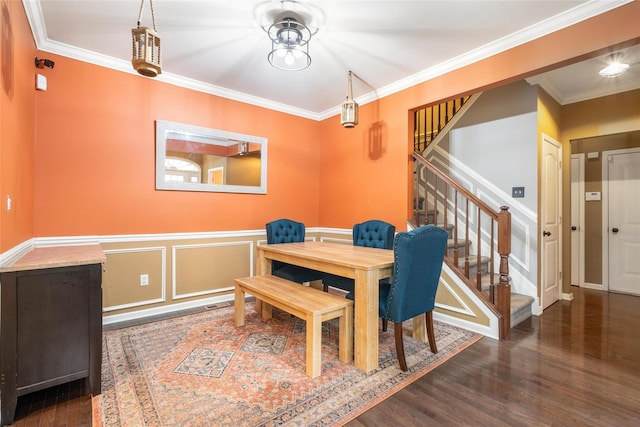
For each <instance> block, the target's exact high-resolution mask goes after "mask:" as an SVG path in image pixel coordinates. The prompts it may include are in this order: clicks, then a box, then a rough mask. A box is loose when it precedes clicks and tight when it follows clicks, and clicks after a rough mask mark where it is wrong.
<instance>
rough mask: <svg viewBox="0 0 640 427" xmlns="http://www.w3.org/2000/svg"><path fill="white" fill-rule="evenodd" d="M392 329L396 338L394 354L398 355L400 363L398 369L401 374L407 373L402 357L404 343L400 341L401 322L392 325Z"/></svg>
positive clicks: (405, 363)
mask: <svg viewBox="0 0 640 427" xmlns="http://www.w3.org/2000/svg"><path fill="white" fill-rule="evenodd" d="M393 329H394V331H395V336H396V353H397V355H398V362H400V369H401V370H402V371H403V372H406V371H407V360H406V359H405V357H404V342H403V341H402V322H397V323H394V324H393Z"/></svg>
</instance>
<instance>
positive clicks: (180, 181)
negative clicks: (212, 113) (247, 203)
mask: <svg viewBox="0 0 640 427" xmlns="http://www.w3.org/2000/svg"><path fill="white" fill-rule="evenodd" d="M156 189H157V190H183V191H215V192H225V193H253V194H266V193H267V139H266V138H261V137H257V136H251V135H243V134H239V133H233V132H226V131H222V130H218V129H210V128H205V127H200V126H192V125H187V124H183V123H175V122H169V121H165V120H156Z"/></svg>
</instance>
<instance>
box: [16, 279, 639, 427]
mask: <svg viewBox="0 0 640 427" xmlns="http://www.w3.org/2000/svg"><path fill="white" fill-rule="evenodd" d="M573 293H574V296H575V299H574V300H573V301H572V302H567V301H559V302H557V303H556V304H554V305H552V306H551V307H549V308H548V309H547V310H545V312H544V314H543V315H542V316H539V317H533V318H531V319H529V320H526V321H525V322H524V323H521V324H520V325H518V326H516V327H515V328H513V330H512V332H511V340H510V341H496V340H492V339H489V338H484V339H482V340H481V341H479V342H478V343H476V344H474V345H472V346H471V347H469V348H468V349H467V350H465V351H463V352H462V353H461V354H459V355H457V356H455V357H453V358H452V359H450V360H449V361H447V362H446V363H444V364H442V365H441V366H439V367H438V368H436V369H435V370H433V371H432V372H431V373H429V374H427V375H425V376H424V377H422V378H420V379H419V380H417V381H416V382H414V383H413V384H411V385H409V386H408V387H406V388H404V389H402V390H400V391H399V392H397V393H396V394H394V395H393V396H391V397H390V398H388V399H386V400H385V401H383V402H381V403H380V404H378V405H377V406H375V407H374V408H372V409H370V410H369V411H367V412H365V413H364V414H362V415H360V416H359V417H358V418H356V419H355V420H353V421H351V422H350V423H348V424H347V425H348V426H350V427H360V426H425V425H429V426H436V425H450V426H463V425H473V426H483V425H486V426H530V425H535V426H546V425H549V426H551V425H553V426H640V297H634V296H628V295H620V294H614V293H606V292H600V291H593V290H584V289H581V288H573ZM83 392H84V383H83V381H76V382H74V383H70V384H68V385H64V386H59V387H55V388H53V389H49V390H43V391H41V392H37V393H33V394H31V395H27V396H23V397H21V398H19V401H18V410H17V411H16V421H15V423H14V425H16V426H65V425H66V426H74V427H75V426H88V425H90V424H91V401H90V399H89V397H88V396H83V395H82V393H83ZM239 427H240V426H239Z"/></svg>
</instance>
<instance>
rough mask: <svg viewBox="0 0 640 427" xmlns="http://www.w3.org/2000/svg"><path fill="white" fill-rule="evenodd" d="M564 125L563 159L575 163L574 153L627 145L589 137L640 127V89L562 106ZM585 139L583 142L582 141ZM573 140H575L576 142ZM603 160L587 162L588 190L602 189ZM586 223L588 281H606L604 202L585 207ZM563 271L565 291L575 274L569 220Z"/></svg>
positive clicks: (567, 190)
mask: <svg viewBox="0 0 640 427" xmlns="http://www.w3.org/2000/svg"><path fill="white" fill-rule="evenodd" d="M561 120H562V127H561V132H560V140H561V142H562V144H563V147H564V148H565V149H564V151H563V157H564V158H563V162H564V164H565V165H569V164H571V154H572V153H580V152H587V151H598V152H601V151H603V150H612V149H617V148H624V147H623V146H620V145H619V144H616V143H615V142H611V141H608V142H606V143H605V144H606V145H605V146H603V145H602V144H603V143H597V145H593V143H589V145H587V142H586V141H584V140H585V139H588V138H592V137H596V136H601V135H615V134H620V133H625V132H631V131H638V130H640V89H638V90H634V91H629V92H624V93H620V94H617V95H611V96H606V97H602V98H596V99H593V100H589V101H583V102H577V103H575V104H569V105H565V106H563V107H562V119H561ZM580 140H583V141H580ZM571 141H575V142H574V143H573V144H572V143H571ZM623 144H624V143H623ZM601 174H602V161H601V157H599V158H598V159H588V160H587V161H586V162H585V191H602V181H601V180H602V175H601ZM563 194H564V197H563V217H564V218H571V210H570V196H571V175H570V169H569V168H565V170H564V175H563ZM585 209H586V211H585V221H586V222H587V224H585V226H586V227H587V229H588V230H589V235H588V236H586V237H587V239H588V242H589V244H587V245H586V246H585V281H586V282H588V283H593V284H601V283H602V202H589V203H587V204H586V206H585ZM563 239H565V245H564V246H563V271H565V272H567V273H566V274H567V279H566V280H565V282H564V288H565V291H566V290H568V289H569V287H570V283H571V281H570V274H571V245H570V242H571V229H570V224H569V222H568V221H565V227H563Z"/></svg>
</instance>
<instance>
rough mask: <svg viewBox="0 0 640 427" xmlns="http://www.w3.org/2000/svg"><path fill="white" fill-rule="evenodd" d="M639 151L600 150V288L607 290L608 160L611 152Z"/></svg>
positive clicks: (626, 152) (631, 149)
mask: <svg viewBox="0 0 640 427" xmlns="http://www.w3.org/2000/svg"><path fill="white" fill-rule="evenodd" d="M637 152H640V147H634V148H622V149H620V150H609V151H603V152H602V289H603V290H605V291H608V290H609V230H608V228H609V162H608V161H607V156H610V155H612V154H631V153H637Z"/></svg>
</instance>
